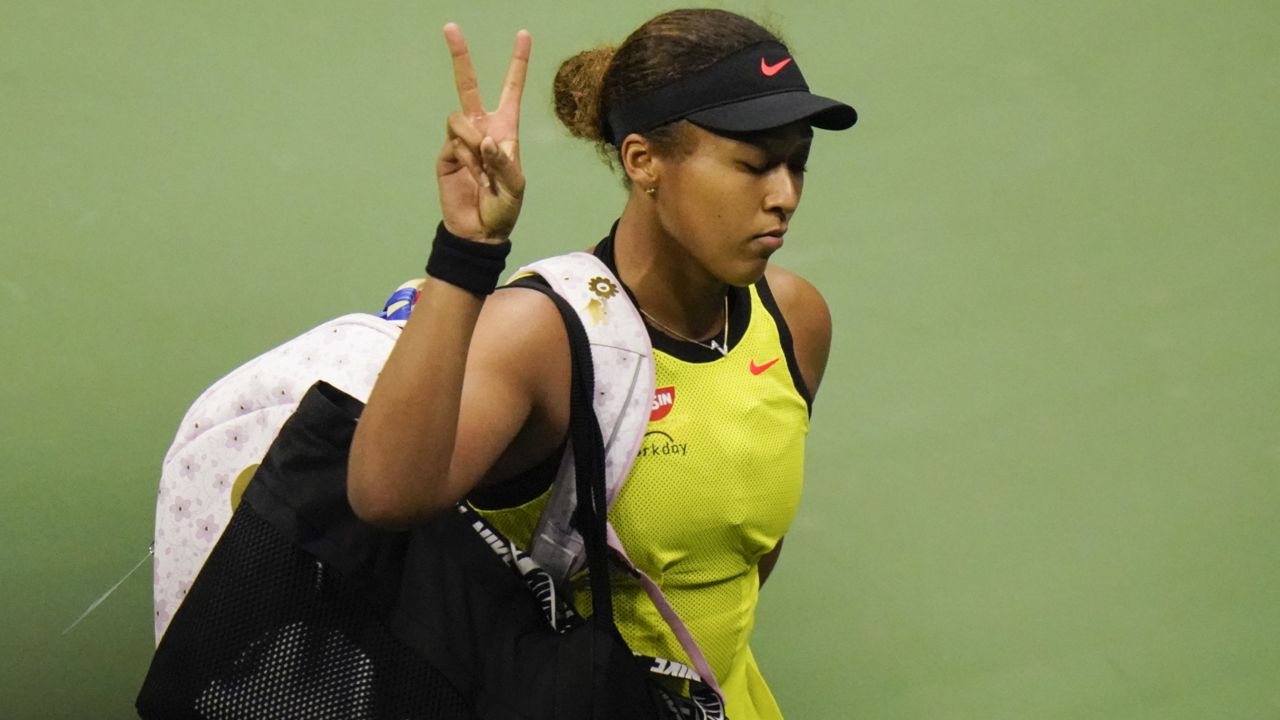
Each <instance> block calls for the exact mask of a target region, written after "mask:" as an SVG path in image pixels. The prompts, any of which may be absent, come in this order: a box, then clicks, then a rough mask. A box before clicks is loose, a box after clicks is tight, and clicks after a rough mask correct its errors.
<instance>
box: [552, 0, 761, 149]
mask: <svg viewBox="0 0 1280 720" xmlns="http://www.w3.org/2000/svg"><path fill="white" fill-rule="evenodd" d="M766 41H772V42H781V40H780V39H779V38H778V37H777V35H775V34H774V33H773V32H771V31H769V30H767V29H765V28H764V27H763V26H761V25H760V24H759V23H757V22H755V21H754V20H751V19H749V18H746V17H743V16H741V15H737V14H735V13H731V12H727V11H724V10H709V9H700V10H672V11H670V12H665V13H663V14H661V15H659V16H657V17H655V18H653V19H652V20H650V21H648V22H646V23H645V24H643V25H641V26H640V27H639V28H637V29H636V30H635V32H633V33H631V35H629V36H628V37H627V39H626V40H624V41H623V42H622V45H620V46H618V47H617V48H612V47H602V48H595V49H592V50H586V51H583V52H580V53H578V54H577V55H574V56H573V57H571V58H569V59H568V60H565V61H564V62H563V63H561V64H560V70H559V71H558V72H556V79H555V84H554V88H553V91H554V97H555V108H556V117H558V118H560V122H562V123H564V125H565V127H567V128H569V132H570V133H572V134H573V135H574V136H575V137H580V138H583V139H584V140H588V141H590V142H593V143H595V144H596V145H597V148H598V149H599V150H600V153H601V155H603V156H604V157H605V158H606V159H607V160H610V161H612V159H613V157H614V155H615V154H616V153H617V148H614V147H613V146H612V145H611V144H610V143H609V141H608V139H607V138H608V133H607V131H606V129H605V120H606V118H607V117H608V116H609V110H610V108H612V107H613V105H614V103H616V102H618V100H619V99H621V98H625V97H628V96H631V95H635V94H638V93H643V92H646V91H648V90H652V89H654V88H657V87H661V86H663V85H666V84H668V83H671V82H673V81H675V80H678V79H680V78H682V77H684V76H686V75H689V74H691V73H695V72H697V71H699V70H702V69H703V68H706V67H709V66H711V65H712V64H714V63H715V62H716V61H717V60H721V59H723V58H726V57H728V56H729V55H732V54H733V53H735V52H737V51H738V50H741V49H742V48H744V47H747V46H748V45H753V44H755V43H758V42H766ZM680 122H681V121H676V122H673V123H668V124H667V125H663V126H662V127H659V128H655V129H653V130H650V131H648V132H646V133H644V136H645V138H647V139H648V140H649V141H650V143H652V144H653V145H655V149H656V150H657V151H658V152H659V153H664V154H668V155H670V154H678V153H679V152H680V151H681V149H682V148H681V145H680V139H679V133H678V130H679V126H680Z"/></svg>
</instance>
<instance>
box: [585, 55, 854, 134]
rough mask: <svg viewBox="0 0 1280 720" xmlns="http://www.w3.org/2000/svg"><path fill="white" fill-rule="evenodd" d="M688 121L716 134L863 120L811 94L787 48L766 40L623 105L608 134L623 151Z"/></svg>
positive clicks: (840, 125)
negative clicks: (633, 140)
mask: <svg viewBox="0 0 1280 720" xmlns="http://www.w3.org/2000/svg"><path fill="white" fill-rule="evenodd" d="M682 119H685V120H688V121H690V122H692V123H694V124H695V125H698V126H700V127H704V128H706V129H708V130H711V131H713V132H714V131H717V130H719V131H723V132H754V131H757V130H769V129H771V128H776V127H781V126H783V125H789V124H791V123H793V122H797V121H800V120H807V121H808V122H809V124H810V125H812V126H813V127H817V128H822V129H823V130H844V129H846V128H849V127H852V126H853V124H854V123H855V122H857V121H858V113H857V111H856V110H854V109H853V108H852V107H850V106H849V105H846V104H844V103H842V102H839V101H838V100H832V99H830V98H825V97H822V96H820V95H814V94H813V93H810V92H809V85H808V84H807V83H805V81H804V76H803V75H801V74H800V68H799V66H798V65H796V62H795V59H794V58H792V57H791V52H790V51H789V50H787V48H786V46H785V45H781V44H779V43H775V42H764V43H758V44H755V45H751V46H748V47H746V48H743V49H742V50H739V51H738V52H736V53H734V54H732V55H730V56H729V57H726V58H724V59H723V60H720V61H717V62H716V63H715V64H713V65H711V66H710V67H707V68H704V69H703V70H700V71H698V72H696V73H693V74H692V75H689V76H687V77H683V78H681V79H679V80H677V81H675V82H673V83H671V84H669V85H664V86H662V87H659V88H655V89H653V90H650V91H649V92H646V93H642V94H640V95H637V96H636V97H634V98H627V99H626V100H624V101H622V102H620V103H618V106H617V107H615V108H613V109H612V110H610V111H609V118H608V124H607V127H606V128H605V130H606V133H605V136H606V137H607V138H608V139H609V142H610V143H611V144H613V146H614V147H617V146H618V145H620V144H621V143H622V140H623V138H625V137H626V136H627V135H630V134H631V133H643V132H646V131H648V130H652V129H654V128H657V127H661V126H663V125H666V124H667V123H671V122H675V121H676V120H682Z"/></svg>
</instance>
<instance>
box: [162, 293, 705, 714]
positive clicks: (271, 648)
mask: <svg viewBox="0 0 1280 720" xmlns="http://www.w3.org/2000/svg"><path fill="white" fill-rule="evenodd" d="M553 299H557V300H558V298H553ZM558 304H559V305H561V313H562V315H564V316H565V321H566V326H567V328H568V330H569V337H570V346H571V350H572V354H573V367H574V371H573V382H572V395H571V408H572V410H571V430H570V432H571V434H570V442H571V447H572V448H573V449H574V461H575V464H576V474H577V495H578V505H577V508H578V510H577V515H576V518H577V525H578V529H579V530H580V532H582V534H583V537H584V539H585V541H586V546H587V550H588V568H589V572H590V582H591V590H592V615H591V616H590V617H588V618H585V619H584V618H580V617H577V616H574V615H573V614H572V611H568V615H569V616H570V618H571V619H572V620H573V622H572V623H570V624H569V626H568V627H567V628H566V627H564V626H562V627H560V628H553V627H552V623H551V622H549V620H548V615H547V612H546V608H545V607H544V605H545V602H546V599H547V598H546V594H545V593H541V594H543V597H542V598H541V601H542V602H540V598H539V597H537V596H536V595H535V591H534V590H531V588H530V585H529V584H528V582H527V580H526V579H525V578H523V577H522V576H521V574H520V573H519V572H517V571H516V569H515V568H514V567H512V565H513V563H512V561H511V557H512V556H511V555H510V554H509V551H510V549H511V546H510V545H509V543H506V541H505V539H504V538H502V537H501V536H500V535H498V534H497V533H496V531H493V530H492V528H488V527H485V524H484V523H483V520H482V519H480V518H479V516H477V515H475V514H474V512H470V511H469V510H467V509H466V508H459V512H458V513H445V514H443V515H441V516H439V517H436V518H434V519H432V520H430V521H428V522H426V523H424V524H422V525H420V526H418V527H416V528H414V529H412V530H409V531H403V532H396V531H388V530H382V529H378V528H375V527H373V526H371V525H368V524H366V523H364V522H363V521H361V520H360V519H359V518H357V517H356V516H355V514H354V513H353V512H352V510H351V507H350V505H349V504H348V502H347V494H346V469H347V458H348V453H349V449H350V443H351V438H352V436H353V434H354V432H355V427H356V422H357V419H358V416H359V413H360V410H361V409H362V408H363V406H362V405H361V403H360V402H359V401H358V400H356V399H354V398H352V397H350V396H348V395H346V394H345V393H342V392H341V391H340V390H337V389H336V388H334V387H332V386H330V385H327V384H326V383H323V382H322V383H317V384H316V385H315V386H313V387H312V388H311V389H310V390H309V391H308V392H307V394H306V395H305V397H304V398H303V399H302V402H301V403H300V404H299V406H298V409H297V411H296V413H295V414H294V415H293V416H292V417H291V418H290V419H289V420H288V421H287V422H286V423H285V424H284V426H283V428H282V429H281V431H280V434H279V436H278V437H277V438H276V441H275V443H274V444H273V445H272V446H271V448H270V449H269V450H268V452H267V454H266V456H265V457H264V458H263V462H262V464H261V466H260V467H259V469H258V471H257V474H256V475H255V476H254V478H253V480H252V481H251V482H250V483H249V485H248V488H247V489H246V491H245V494H244V497H243V499H242V501H241V503H240V505H239V507H238V508H237V510H236V512H235V514H234V515H233V516H232V519H231V522H230V523H229V524H228V526H227V529H226V531H225V532H224V533H223V535H222V537H221V539H220V540H219V542H218V543H217V545H216V546H215V547H214V550H213V552H212V553H211V554H210V556H209V558H208V560H207V561H206V563H205V565H204V567H203V569H202V570H201V572H200V574H199V575H198V576H197V578H196V580H195V581H194V583H193V584H192V586H191V588H190V591H189V592H188V594H187V597H186V599H185V600H184V601H183V603H182V605H181V607H180V608H179V610H178V612H177V614H176V615H175V616H174V618H173V621H172V623H171V624H170V626H169V628H168V630H167V632H166V633H165V635H164V638H163V639H162V641H161V642H160V645H159V647H158V648H157V649H156V653H155V656H154V658H153V659H152V663H151V667H150V669H149V671H148V673H147V677H146V680H145V681H144V683H143V686H142V689H141V692H140V694H139V696H138V699H137V709H138V712H139V714H140V716H141V717H143V718H207V719H209V720H241V719H246V720H247V719H249V718H312V719H317V720H320V719H323V720H327V719H330V718H332V719H334V720H337V719H339V718H342V719H344V720H347V719H352V718H358V719H361V720H384V719H385V720H408V719H418V718H423V719H431V720H453V719H454V718H458V719H464V718H465V719H470V718H483V719H485V720H489V719H493V720H508V719H510V720H517V719H520V720H525V719H528V720H534V719H540V718H547V719H550V718H556V719H558V720H575V719H578V718H582V719H586V718H593V719H597V720H603V719H605V718H608V719H609V720H629V719H631V718H635V719H637V720H638V719H640V718H646V719H651V718H679V717H695V716H697V713H696V711H695V710H694V709H693V706H692V705H691V704H690V703H689V701H688V700H687V698H684V697H681V696H678V695H674V694H672V693H669V692H668V691H667V690H665V689H663V688H662V687H660V686H659V685H658V684H656V683H654V682H653V681H652V680H651V679H650V676H649V673H648V672H647V670H646V667H645V665H644V663H645V661H644V660H641V659H637V658H636V657H635V656H633V655H632V653H631V651H630V650H629V649H628V648H627V645H626V643H625V641H624V640H623V639H622V637H621V636H620V635H619V633H618V630H617V628H616V627H615V625H614V623H613V611H612V602H611V597H610V584H609V573H608V562H609V560H608V555H607V552H608V551H607V549H606V546H605V529H604V528H605V525H604V521H605V517H604V515H605V507H606V505H605V499H604V484H603V478H604V455H603V446H602V442H601V437H600V430H599V426H598V425H597V423H596V421H595V415H594V412H593V410H592V404H591V394H592V387H593V379H592V369H591V363H590V351H589V348H588V346H587V338H586V334H585V332H584V331H583V330H582V326H581V324H580V323H579V322H578V320H577V318H576V316H574V315H573V311H572V308H567V305H564V304H563V303H560V302H558ZM566 311H567V312H568V314H567V315H566V314H565V313H566ZM504 545H505V547H504ZM561 602H562V601H561Z"/></svg>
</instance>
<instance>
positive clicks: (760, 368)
mask: <svg viewBox="0 0 1280 720" xmlns="http://www.w3.org/2000/svg"><path fill="white" fill-rule="evenodd" d="M781 359H782V358H780V357H776V358H774V359H772V360H770V361H769V362H767V363H765V364H763V365H757V364H756V361H755V360H752V361H751V366H750V370H751V374H752V375H759V374H760V373H762V372H764V371H765V370H768V369H769V368H771V367H773V364H774V363H776V362H778V361H779V360H781Z"/></svg>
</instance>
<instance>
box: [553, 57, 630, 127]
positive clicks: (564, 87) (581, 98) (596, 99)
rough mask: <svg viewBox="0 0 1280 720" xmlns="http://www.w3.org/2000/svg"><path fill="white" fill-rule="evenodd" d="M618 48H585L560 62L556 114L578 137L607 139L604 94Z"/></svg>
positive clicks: (557, 77) (554, 86)
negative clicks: (605, 79) (607, 72)
mask: <svg viewBox="0 0 1280 720" xmlns="http://www.w3.org/2000/svg"><path fill="white" fill-rule="evenodd" d="M617 50H618V49H617V48H615V47H600V48H595V49H592V50H584V51H582V52H580V53H578V54H577V55H574V56H573V57H571V58H569V59H568V60H565V61H564V62H562V63H560V69H559V70H558V71H556V79H555V82H554V83H553V85H552V92H553V93H554V97H555V106H556V117H558V118H560V122H562V123H564V126H565V127H567V128H568V129H569V132H570V133H571V134H573V136H574V137H580V138H582V139H584V140H589V141H591V142H596V143H600V142H605V138H604V127H603V125H604V122H603V120H602V118H601V117H600V96H601V90H602V88H603V87H604V74H605V71H606V70H608V69H609V63H610V62H611V61H612V60H613V56H614V53H616V52H617Z"/></svg>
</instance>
